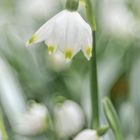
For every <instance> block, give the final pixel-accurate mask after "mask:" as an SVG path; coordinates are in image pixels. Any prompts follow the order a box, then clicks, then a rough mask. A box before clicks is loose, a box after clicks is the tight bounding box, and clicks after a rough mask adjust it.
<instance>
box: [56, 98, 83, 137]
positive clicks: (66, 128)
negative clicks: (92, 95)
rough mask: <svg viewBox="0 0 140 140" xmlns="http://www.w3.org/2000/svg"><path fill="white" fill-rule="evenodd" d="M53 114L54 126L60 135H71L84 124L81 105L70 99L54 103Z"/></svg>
mask: <svg viewBox="0 0 140 140" xmlns="http://www.w3.org/2000/svg"><path fill="white" fill-rule="evenodd" d="M54 115H55V128H56V131H57V132H58V134H59V136H60V137H71V136H72V135H75V134H76V133H78V132H79V131H80V130H81V129H82V127H83V126H84V122H85V119H84V113H83V111H82V109H81V107H80V106H79V105H78V104H77V103H75V102H73V101H71V100H66V101H64V103H62V104H58V105H56V107H55V112H54Z"/></svg>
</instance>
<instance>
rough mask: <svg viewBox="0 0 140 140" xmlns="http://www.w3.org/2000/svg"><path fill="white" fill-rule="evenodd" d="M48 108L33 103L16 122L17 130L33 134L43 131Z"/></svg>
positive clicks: (24, 133)
mask: <svg viewBox="0 0 140 140" xmlns="http://www.w3.org/2000/svg"><path fill="white" fill-rule="evenodd" d="M47 117H48V110H47V108H46V107H45V106H44V105H42V104H39V103H33V104H32V105H31V107H30V108H29V110H28V111H27V112H25V113H24V114H23V115H22V116H21V119H20V120H19V122H18V124H17V131H18V132H19V133H20V134H22V135H35V134H38V133H41V132H43V131H44V130H45V129H46V128H47V127H48V126H47V122H46V120H47Z"/></svg>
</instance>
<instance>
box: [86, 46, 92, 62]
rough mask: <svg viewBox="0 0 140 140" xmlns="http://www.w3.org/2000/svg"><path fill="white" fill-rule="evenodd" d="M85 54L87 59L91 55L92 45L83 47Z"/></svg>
mask: <svg viewBox="0 0 140 140" xmlns="http://www.w3.org/2000/svg"><path fill="white" fill-rule="evenodd" d="M85 56H86V57H87V59H88V60H89V59H90V58H91V56H92V47H86V48H85Z"/></svg>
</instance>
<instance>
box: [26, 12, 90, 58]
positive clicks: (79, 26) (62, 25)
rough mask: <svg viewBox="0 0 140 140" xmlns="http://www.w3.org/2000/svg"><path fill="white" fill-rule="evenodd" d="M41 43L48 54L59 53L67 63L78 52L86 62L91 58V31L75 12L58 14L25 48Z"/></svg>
mask: <svg viewBox="0 0 140 140" xmlns="http://www.w3.org/2000/svg"><path fill="white" fill-rule="evenodd" d="M42 41H44V42H45V44H47V46H48V52H49V54H52V53H53V52H57V51H61V52H62V53H63V54H64V57H65V59H66V60H67V61H70V60H71V59H72V58H73V56H74V55H76V54H77V53H78V52H79V51H80V50H82V51H83V53H84V55H85V57H86V58H87V59H88V60H89V59H90V57H91V56H92V30H91V28H90V26H89V25H88V24H87V23H86V22H85V21H84V20H83V18H82V17H81V16H80V15H79V13H78V12H76V11H69V10H63V11H61V12H60V13H58V14H57V15H56V16H54V17H53V18H51V19H50V20H49V21H47V22H46V23H45V24H44V25H43V26H42V27H41V28H40V29H39V30H38V31H37V32H36V33H35V34H34V35H33V36H32V37H31V38H30V39H29V41H28V42H27V43H26V46H32V45H33V44H35V43H38V42H42Z"/></svg>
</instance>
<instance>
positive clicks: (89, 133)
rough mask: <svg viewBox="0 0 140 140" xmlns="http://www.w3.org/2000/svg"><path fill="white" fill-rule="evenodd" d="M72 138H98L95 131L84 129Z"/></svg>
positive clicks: (92, 139) (77, 139)
mask: <svg viewBox="0 0 140 140" xmlns="http://www.w3.org/2000/svg"><path fill="white" fill-rule="evenodd" d="M73 140H100V137H99V136H98V134H97V131H95V130H91V129H85V130H83V131H82V132H80V133H79V134H78V135H77V136H76V137H75V138H74V139H73Z"/></svg>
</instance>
